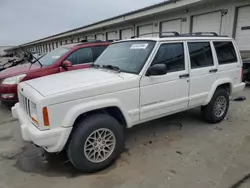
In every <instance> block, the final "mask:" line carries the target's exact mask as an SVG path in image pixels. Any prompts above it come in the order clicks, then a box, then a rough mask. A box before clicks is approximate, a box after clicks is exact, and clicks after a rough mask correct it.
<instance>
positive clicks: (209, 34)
mask: <svg viewBox="0 0 250 188" xmlns="http://www.w3.org/2000/svg"><path fill="white" fill-rule="evenodd" d="M180 36H181V37H197V36H200V37H201V36H202V37H228V36H226V35H218V34H217V33H216V32H195V33H185V34H181V35H180Z"/></svg>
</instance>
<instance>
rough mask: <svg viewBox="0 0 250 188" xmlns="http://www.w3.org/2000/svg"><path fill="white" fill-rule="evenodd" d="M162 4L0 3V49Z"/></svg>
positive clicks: (126, 0)
mask: <svg viewBox="0 0 250 188" xmlns="http://www.w3.org/2000/svg"><path fill="white" fill-rule="evenodd" d="M162 1H163V0H0V46H4V45H18V44H22V43H26V42H29V41H32V40H36V39H39V38H43V37H47V36H49V35H53V34H57V33H59V32H64V31H66V30H70V29H74V28H76V27H81V26H84V25H87V24H90V23H93V22H96V21H100V20H103V19H106V18H110V17H113V16H116V15H119V14H122V13H126V12H128V11H132V10H136V9H139V8H143V7H145V6H149V5H152V4H156V3H159V2H162Z"/></svg>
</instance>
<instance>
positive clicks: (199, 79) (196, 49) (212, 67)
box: [187, 41, 218, 107]
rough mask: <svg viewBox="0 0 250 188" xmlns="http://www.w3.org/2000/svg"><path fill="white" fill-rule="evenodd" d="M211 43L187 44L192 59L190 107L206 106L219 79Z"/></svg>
mask: <svg viewBox="0 0 250 188" xmlns="http://www.w3.org/2000/svg"><path fill="white" fill-rule="evenodd" d="M211 44H212V43H211V42H210V41H200V42H198V41H197V42H187V46H188V50H189V57H190V91H189V107H196V106H200V105H202V104H204V102H205V101H206V99H207V97H208V94H209V92H210V90H211V88H212V85H213V83H214V82H215V80H216V77H217V71H218V69H217V65H216V63H215V60H214V58H213V54H214V53H213V52H212V48H211Z"/></svg>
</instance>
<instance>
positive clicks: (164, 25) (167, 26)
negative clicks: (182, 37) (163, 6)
mask: <svg viewBox="0 0 250 188" xmlns="http://www.w3.org/2000/svg"><path fill="white" fill-rule="evenodd" d="M181 26H182V21H181V19H178V20H171V21H165V22H161V32H162V33H163V35H164V32H169V31H177V32H179V33H181Z"/></svg>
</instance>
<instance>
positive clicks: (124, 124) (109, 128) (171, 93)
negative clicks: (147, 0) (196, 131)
mask: <svg viewBox="0 0 250 188" xmlns="http://www.w3.org/2000/svg"><path fill="white" fill-rule="evenodd" d="M225 54H226V55H225ZM55 83H56V84H55ZM244 87H245V84H244V83H242V60H241V56H240V52H239V50H238V48H237V47H236V43H235V41H234V40H233V39H232V38H228V37H221V36H217V35H215V34H212V35H210V34H205V35H202V34H189V35H185V36H179V34H178V33H176V32H175V33H174V36H168V37H166V38H164V37H162V38H135V39H130V40H124V41H120V42H115V43H113V44H111V45H110V46H109V47H108V48H107V49H106V50H105V51H104V53H102V54H101V56H100V57H99V58H98V59H97V60H96V62H95V63H94V66H93V68H90V69H85V70H79V71H76V72H74V73H73V72H67V73H64V74H58V75H52V76H47V77H44V78H43V79H35V80H30V81H27V82H23V83H20V84H19V98H20V103H17V104H16V105H15V107H13V108H12V114H13V117H15V118H18V119H19V121H20V123H21V129H22V136H23V138H24V140H27V141H32V142H34V143H35V144H36V145H38V146H40V147H43V148H44V149H46V150H47V151H48V152H60V151H62V150H63V149H66V150H67V154H68V157H69V160H70V161H71V163H72V164H73V165H74V166H75V167H76V168H77V169H79V170H82V171H84V172H95V171H98V170H101V169H104V168H105V167H107V166H108V165H110V164H112V162H114V161H115V160H116V159H117V157H119V155H120V153H121V152H122V151H123V147H124V139H125V136H124V128H130V127H133V126H134V125H137V124H139V123H143V122H147V121H150V120H153V119H156V118H160V117H163V116H166V115H170V114H174V113H177V112H181V111H184V110H187V109H191V108H195V107H201V114H202V117H203V119H204V120H205V121H207V122H209V123H218V122H220V121H222V120H223V119H224V118H225V116H226V114H227V112H228V108H229V96H230V95H234V94H235V93H237V92H239V91H241V90H243V89H244Z"/></svg>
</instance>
